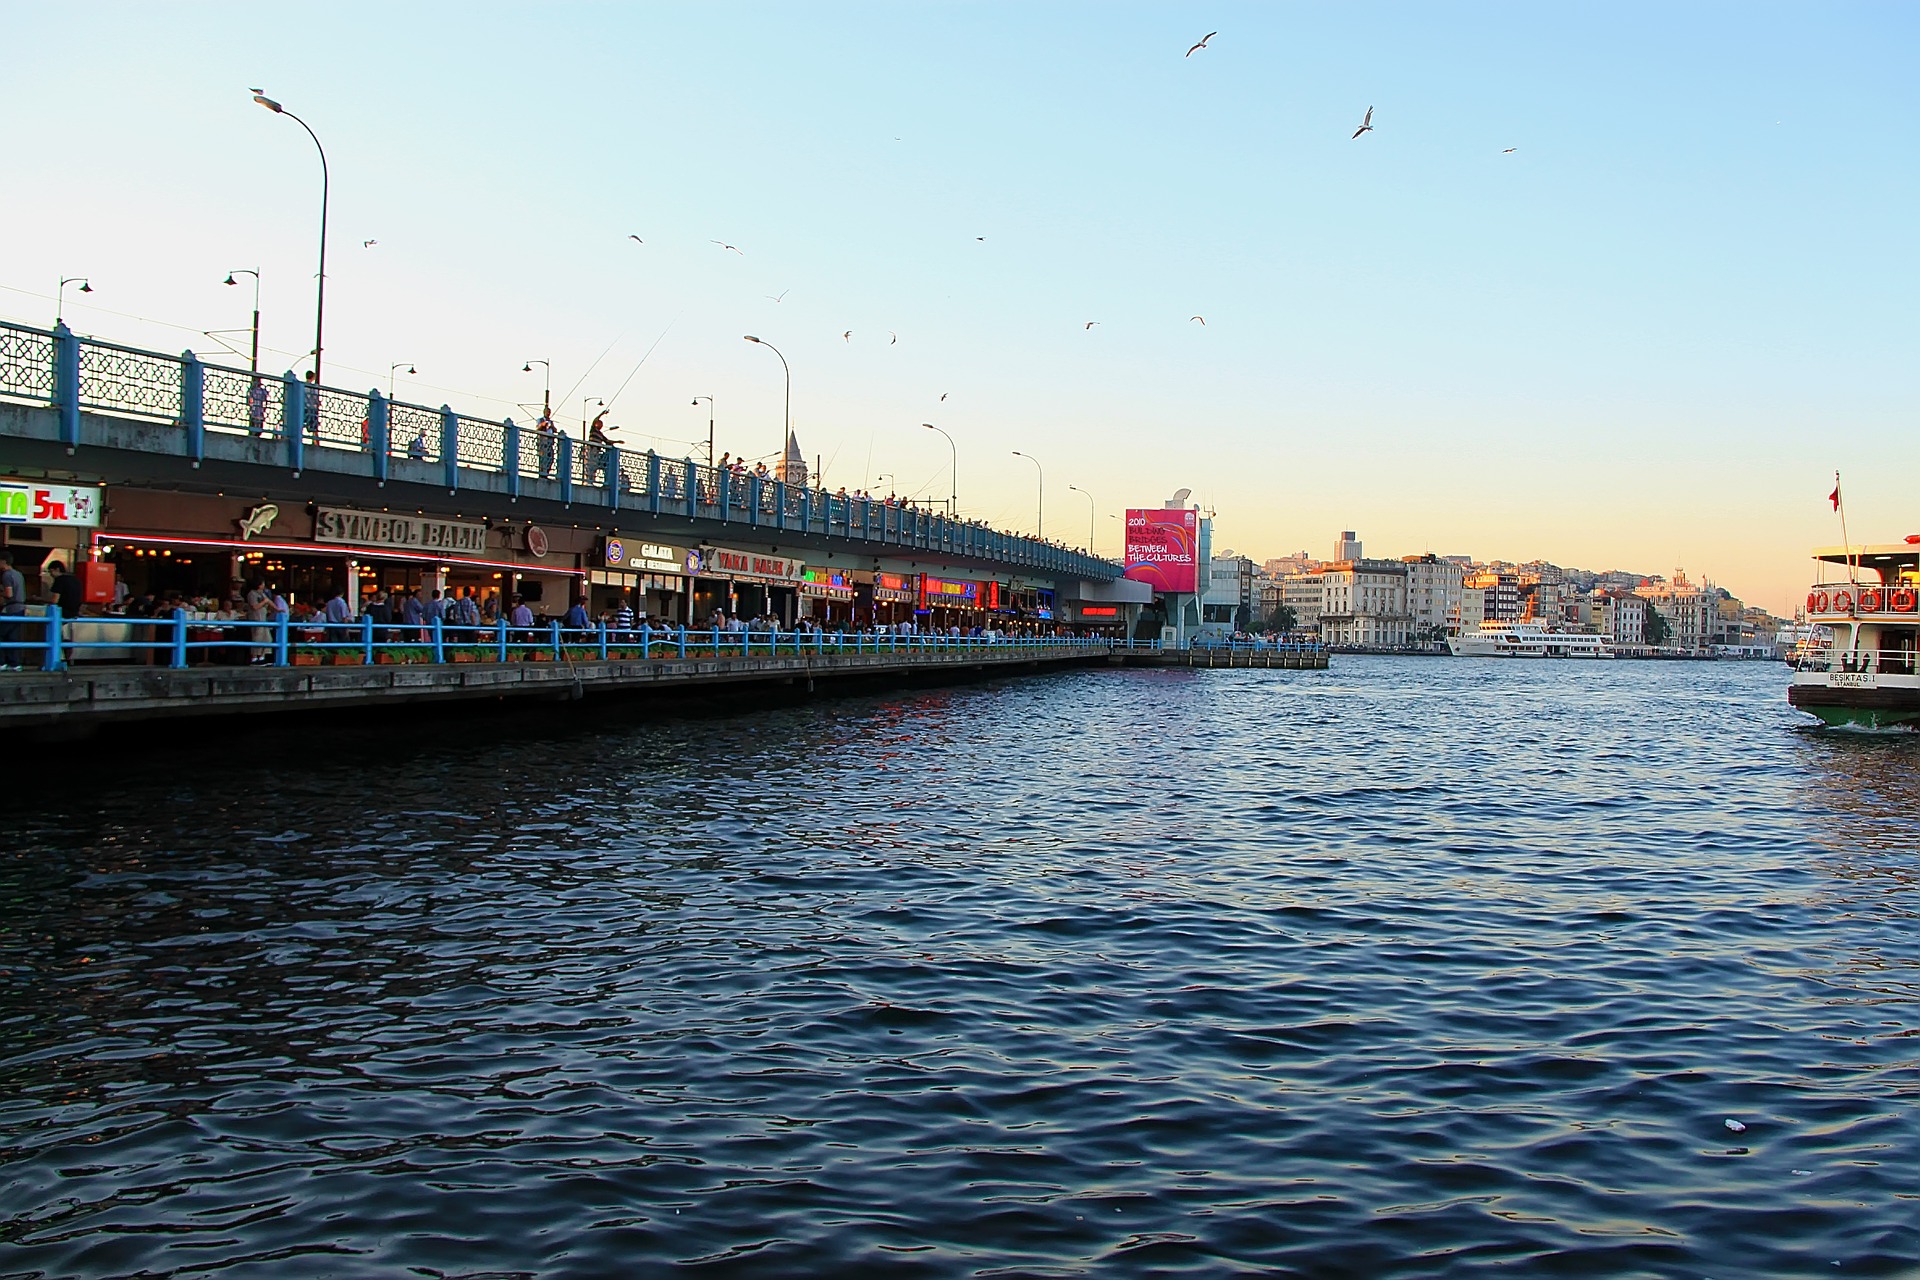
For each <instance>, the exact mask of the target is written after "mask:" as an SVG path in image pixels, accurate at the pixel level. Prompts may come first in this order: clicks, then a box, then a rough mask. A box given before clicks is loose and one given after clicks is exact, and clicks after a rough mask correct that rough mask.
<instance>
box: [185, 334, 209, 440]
mask: <svg viewBox="0 0 1920 1280" xmlns="http://www.w3.org/2000/svg"><path fill="white" fill-rule="evenodd" d="M180 425H181V426H182V427H184V428H186V432H187V456H188V457H189V458H192V459H193V465H194V467H195V468H196V469H197V468H198V467H199V466H200V464H201V463H202V462H204V461H206V458H207V366H205V365H203V364H201V363H200V357H199V356H196V355H194V354H193V352H191V351H182V352H181V353H180Z"/></svg>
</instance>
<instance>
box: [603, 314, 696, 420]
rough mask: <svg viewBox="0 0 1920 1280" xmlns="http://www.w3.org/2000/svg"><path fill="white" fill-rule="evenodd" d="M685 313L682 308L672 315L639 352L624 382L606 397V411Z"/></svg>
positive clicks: (609, 410) (610, 410)
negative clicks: (665, 325) (648, 344)
mask: <svg viewBox="0 0 1920 1280" xmlns="http://www.w3.org/2000/svg"><path fill="white" fill-rule="evenodd" d="M685 314H687V313H686V312H685V311H684V310H682V311H681V312H680V313H679V315H676V316H674V318H673V319H671V320H669V321H667V327H666V328H664V329H662V330H661V331H660V336H659V337H657V338H655V339H654V340H653V346H651V347H648V348H647V349H646V350H645V351H644V352H642V353H641V355H640V359H639V360H638V361H636V362H635V363H634V366H633V368H632V369H631V370H630V371H629V372H628V373H627V379H626V382H622V383H621V384H620V386H619V389H618V390H616V391H615V392H614V393H613V394H612V395H611V396H609V397H607V412H608V413H612V412H613V406H614V404H615V403H616V402H617V401H618V400H619V399H620V393H621V392H622V391H625V390H626V389H627V383H628V382H632V381H633V375H634V374H636V373H639V372H640V366H641V365H643V364H645V363H646V362H647V357H648V356H650V355H652V354H653V352H654V348H655V347H658V346H659V345H660V344H661V343H662V342H665V341H666V340H667V335H668V334H669V333H672V332H673V326H675V325H676V324H679V323H680V316H683V315H685Z"/></svg>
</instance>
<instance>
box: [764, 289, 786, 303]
mask: <svg viewBox="0 0 1920 1280" xmlns="http://www.w3.org/2000/svg"><path fill="white" fill-rule="evenodd" d="M792 292H793V290H791V289H782V290H781V291H780V296H779V297H778V298H776V297H774V296H773V295H772V294H770V293H763V294H761V295H760V296H761V297H763V298H765V299H766V300H767V301H768V302H780V301H782V300H784V299H785V298H786V296H787V295H788V294H790V293H792Z"/></svg>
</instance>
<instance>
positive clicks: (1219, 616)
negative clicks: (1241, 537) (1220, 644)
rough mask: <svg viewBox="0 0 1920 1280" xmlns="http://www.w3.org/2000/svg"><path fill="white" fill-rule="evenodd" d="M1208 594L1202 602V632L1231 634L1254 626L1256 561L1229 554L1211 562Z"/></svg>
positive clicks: (1203, 596) (1201, 599) (1205, 593)
mask: <svg viewBox="0 0 1920 1280" xmlns="http://www.w3.org/2000/svg"><path fill="white" fill-rule="evenodd" d="M1208 564H1209V569H1208V574H1207V582H1206V590H1205V592H1204V593H1202V595H1201V598H1200V629H1201V631H1202V632H1203V633H1208V634H1228V635H1230V634H1232V633H1233V632H1235V631H1244V630H1246V629H1248V628H1250V627H1251V626H1252V625H1253V561H1252V560H1250V559H1248V558H1247V557H1246V556H1243V555H1236V554H1235V553H1234V552H1232V551H1229V552H1227V553H1226V554H1224V555H1219V556H1215V557H1213V558H1212V560H1210V561H1209V562H1208Z"/></svg>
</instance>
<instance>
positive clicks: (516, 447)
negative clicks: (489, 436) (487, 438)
mask: <svg viewBox="0 0 1920 1280" xmlns="http://www.w3.org/2000/svg"><path fill="white" fill-rule="evenodd" d="M500 466H501V468H502V469H503V470H505V471H506V473H507V500H508V501H509V502H518V501H520V424H519V423H517V422H515V421H514V420H513V419H512V418H508V419H507V420H506V421H504V422H502V423H501V424H500Z"/></svg>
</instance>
